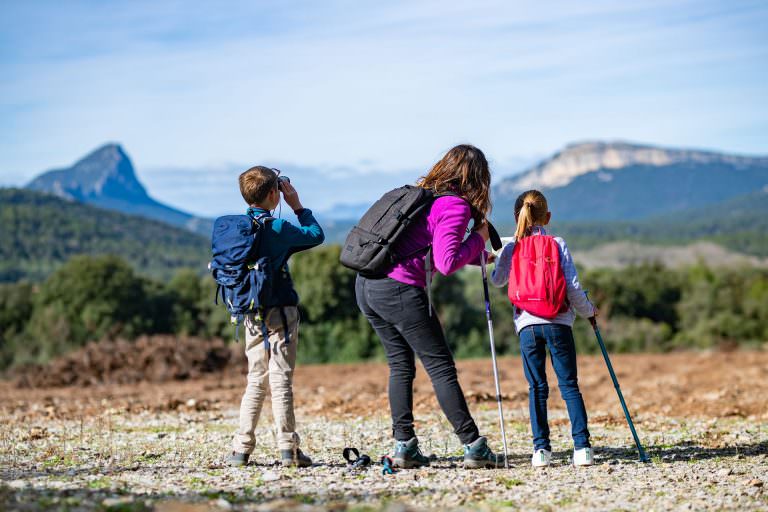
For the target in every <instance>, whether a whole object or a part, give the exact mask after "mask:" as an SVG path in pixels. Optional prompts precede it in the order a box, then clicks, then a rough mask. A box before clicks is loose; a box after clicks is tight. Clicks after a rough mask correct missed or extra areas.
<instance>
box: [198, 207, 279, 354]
mask: <svg viewBox="0 0 768 512" xmlns="http://www.w3.org/2000/svg"><path fill="white" fill-rule="evenodd" d="M270 219H271V217H270V216H269V214H267V213H264V214H261V215H259V216H258V217H256V218H253V217H251V216H249V215H225V216H223V217H219V218H218V219H216V221H215V222H214V223H213V234H212V236H211V249H212V251H213V259H212V260H211V263H210V265H209V268H210V270H211V273H212V274H213V278H214V279H215V280H216V284H217V287H216V298H215V302H216V304H218V300H219V298H221V300H222V301H223V302H224V305H225V306H226V307H227V310H228V311H229V314H230V315H231V316H232V323H233V324H235V325H236V326H238V327H239V324H240V321H241V320H242V319H243V315H245V314H247V313H256V314H257V315H258V316H260V317H261V322H262V330H263V331H265V328H266V323H265V321H264V318H263V315H262V314H261V313H262V309H263V302H264V299H265V298H266V297H268V295H269V288H270V281H271V279H270V278H271V269H270V262H269V258H268V257H267V256H261V255H260V254H259V248H260V246H261V239H262V236H263V231H264V223H265V222H267V221H268V220H270ZM266 334H267V333H266V332H265V337H264V340H265V342H266V343H265V345H266V344H268V340H269V337H268V336H266ZM235 339H237V329H236V330H235Z"/></svg>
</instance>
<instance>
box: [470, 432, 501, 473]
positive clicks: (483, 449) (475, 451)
mask: <svg viewBox="0 0 768 512" xmlns="http://www.w3.org/2000/svg"><path fill="white" fill-rule="evenodd" d="M503 467H504V456H503V455H497V454H495V453H493V452H492V451H491V449H490V448H488V440H487V439H486V438H485V437H483V436H480V437H478V438H477V439H476V440H475V442H473V443H472V444H465V445H464V468H466V469H480V468H489V469H494V468H503Z"/></svg>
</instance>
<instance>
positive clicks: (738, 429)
mask: <svg viewBox="0 0 768 512" xmlns="http://www.w3.org/2000/svg"><path fill="white" fill-rule="evenodd" d="M766 363H768V354H766V353H764V352H743V353H742V352H735V353H729V354H717V353H713V354H674V355H670V356H625V357H616V358H615V360H614V364H615V366H616V368H617V370H618V372H619V378H620V380H621V384H622V388H623V389H624V391H625V395H626V396H627V400H628V402H629V405H630V407H631V408H632V410H633V412H634V413H635V420H636V424H637V427H638V430H639V433H640V435H641V438H642V440H643V442H644V443H645V445H646V449H647V451H648V454H649V455H650V456H651V459H652V462H651V463H650V464H642V463H639V462H637V453H636V452H635V450H634V447H633V444H632V440H631V436H630V433H629V430H628V428H627V426H626V422H625V421H624V419H623V416H622V415H621V409H620V408H619V405H618V401H617V399H616V396H615V393H614V391H613V388H612V386H611V385H610V381H609V380H608V379H607V373H606V372H605V369H604V367H601V360H600V359H598V358H584V359H583V360H581V361H580V370H581V372H582V381H583V387H584V394H585V398H586V402H587V409H588V411H589V413H590V416H591V418H590V429H591V431H592V436H593V442H594V445H595V447H596V462H597V464H596V465H595V466H593V467H590V468H578V469H577V468H573V467H572V466H570V465H569V456H570V448H571V447H570V443H569V439H570V436H569V424H568V421H567V418H566V416H565V413H564V410H563V408H562V401H561V400H560V398H559V396H558V394H557V392H556V391H554V392H553V396H552V397H551V398H550V403H551V408H552V414H551V426H552V432H553V448H554V449H555V452H556V453H555V459H556V462H555V464H554V465H553V466H552V467H550V468H548V469H546V470H534V469H533V468H531V467H530V461H529V457H530V434H529V427H528V422H527V410H526V408H525V402H526V400H525V398H526V397H525V388H524V387H523V386H524V385H523V382H522V378H521V377H519V376H518V372H519V371H520V369H519V368H517V367H516V366H519V360H516V359H515V358H509V359H505V360H502V361H501V366H502V369H503V374H504V380H503V390H504V391H505V396H506V402H505V403H506V409H505V414H506V420H507V421H506V427H507V434H508V438H509V444H510V453H511V460H512V464H511V467H510V469H508V470H507V469H500V470H492V471H491V470H482V471H466V470H463V469H462V468H461V464H460V447H459V445H458V443H457V441H456V440H455V437H454V436H453V434H452V433H451V431H450V427H449V426H448V424H447V422H446V421H445V419H444V418H443V416H442V415H441V414H440V413H439V412H438V410H437V408H436V405H435V403H434V399H433V397H432V393H431V389H429V386H428V383H427V381H426V380H425V379H424V378H423V375H422V376H420V378H419V379H417V383H416V387H417V395H416V402H417V408H416V409H417V420H418V425H417V430H418V432H419V436H420V439H421V442H422V446H423V449H424V451H425V452H428V453H434V454H435V455H436V457H437V460H436V461H435V462H434V463H433V466H432V467H430V468H428V469H420V470H408V471H399V472H397V473H396V474H394V475H384V474H382V472H381V466H380V465H379V464H374V465H372V466H371V467H369V468H367V469H364V470H362V471H349V470H348V469H347V468H346V465H345V461H344V460H343V459H342V456H341V450H342V448H343V447H344V446H355V447H358V448H360V449H361V450H362V451H363V452H365V453H367V454H369V455H370V456H371V457H372V458H373V459H374V460H378V458H379V457H380V456H381V455H383V454H385V453H387V452H388V451H389V450H390V449H391V442H390V440H389V426H388V423H389V420H388V418H387V415H386V408H385V404H386V395H385V386H386V379H385V378H384V377H383V376H385V375H386V368H385V367H384V366H383V365H379V364H366V365H346V366H322V367H319V366H318V367H306V368H299V374H298V378H297V383H296V388H297V390H296V392H297V396H298V397H300V398H299V400H298V403H299V405H298V419H299V423H300V431H301V434H302V437H303V446H304V448H305V449H306V451H307V452H308V453H309V454H311V455H312V456H313V457H314V459H315V461H316V465H315V466H313V467H312V468H308V469H301V470H297V469H282V468H281V467H280V466H278V465H276V453H275V450H274V445H275V441H274V436H273V434H272V432H271V429H270V428H269V427H270V421H271V418H270V416H269V412H268V411H269V407H265V411H267V412H265V417H264V418H263V421H262V423H261V427H260V429H259V431H258V432H257V439H258V446H257V448H256V451H255V452H254V457H253V461H252V463H251V464H250V465H249V466H247V467H245V468H238V469H234V468H228V467H225V466H224V465H223V457H224V455H225V452H226V450H227V447H228V444H229V441H230V438H231V434H232V429H233V428H234V425H235V423H236V413H237V411H236V407H237V397H238V395H239V393H240V392H241V390H240V388H239V386H240V385H241V384H242V381H243V378H242V376H240V375H239V374H237V373H235V374H232V375H228V374H227V375H217V376H208V377H204V378H199V379H195V380H191V381H187V382H182V383H164V384H153V383H140V384H132V385H114V386H90V387H67V388H45V389H19V388H16V387H15V386H13V385H12V384H10V383H5V384H2V385H0V397H2V400H0V403H1V405H0V410H2V415H3V422H2V425H1V426H0V467H1V469H0V479H2V482H1V483H0V509H2V510H66V509H68V510H120V511H138V510H153V509H154V510H230V509H232V510H380V509H388V510H405V509H429V508H431V509H484V510H507V509H510V510H513V509H525V510H528V509H533V510H555V509H557V510H561V509H562V510H582V509H587V508H589V509H596V510H701V509H708V510H723V509H731V510H766V509H768V491H766V489H765V486H766V484H768V399H767V398H766V396H768V394H766V393H765V392H764V391H765V388H766V386H768V378H767V377H766V374H768V364H766ZM486 374H488V375H489V374H490V366H489V362H488V361H479V360H478V361H465V362H461V363H460V375H461V380H462V384H463V385H464V387H465V390H466V392H467V395H468V397H469V400H470V402H471V407H472V409H473V412H474V413H475V415H476V419H477V420H478V423H479V424H480V427H481V431H482V432H483V433H485V434H486V435H488V436H489V438H491V441H492V444H493V445H494V446H497V447H500V446H501V442H500V435H499V432H498V430H499V429H498V420H497V415H496V408H495V403H494V402H493V401H492V399H491V398H490V397H491V392H492V390H493V388H492V386H493V384H492V380H489V379H488V376H487V375H486ZM750 382H751V385H750Z"/></svg>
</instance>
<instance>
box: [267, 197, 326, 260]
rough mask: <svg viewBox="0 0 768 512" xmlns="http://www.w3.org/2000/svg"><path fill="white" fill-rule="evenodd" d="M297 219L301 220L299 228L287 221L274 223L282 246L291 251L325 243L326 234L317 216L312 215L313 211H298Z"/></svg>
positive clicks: (305, 209)
mask: <svg viewBox="0 0 768 512" xmlns="http://www.w3.org/2000/svg"><path fill="white" fill-rule="evenodd" d="M296 217H298V219H299V226H295V225H293V224H291V223H290V222H288V221H286V220H283V221H282V222H274V223H273V229H274V230H275V233H276V234H277V235H278V236H279V237H280V243H281V244H284V245H285V246H286V247H288V248H289V249H293V248H298V247H300V248H301V249H302V250H303V249H309V248H310V247H315V246H316V245H320V244H321V243H323V241H324V240H325V233H323V228H321V227H320V224H318V222H317V219H315V216H314V215H312V210H310V209H309V208H302V209H300V210H298V211H296ZM293 252H296V251H293Z"/></svg>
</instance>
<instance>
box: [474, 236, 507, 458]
mask: <svg viewBox="0 0 768 512" xmlns="http://www.w3.org/2000/svg"><path fill="white" fill-rule="evenodd" d="M486 222H487V221H486ZM488 235H489V238H490V241H491V247H493V249H494V250H496V251H498V250H499V249H501V238H500V237H499V233H498V232H497V231H496V228H494V227H493V225H492V224H491V223H490V222H488ZM480 268H481V269H482V272H483V295H484V296H485V318H486V319H487V320H488V335H489V337H490V340H491V361H492V362H493V380H494V383H495V384H496V403H497V404H498V406H499V426H500V427H501V440H502V443H503V444H504V467H505V468H507V469H509V453H508V452H507V432H506V430H505V429H504V411H503V410H502V407H501V385H500V384H499V367H498V364H497V363H496V342H495V341H494V338H493V317H492V316H491V298H490V295H489V294H488V273H487V272H486V268H485V250H483V252H481V253H480Z"/></svg>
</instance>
